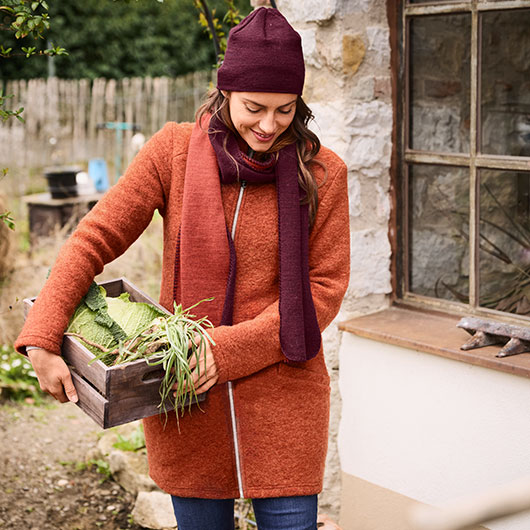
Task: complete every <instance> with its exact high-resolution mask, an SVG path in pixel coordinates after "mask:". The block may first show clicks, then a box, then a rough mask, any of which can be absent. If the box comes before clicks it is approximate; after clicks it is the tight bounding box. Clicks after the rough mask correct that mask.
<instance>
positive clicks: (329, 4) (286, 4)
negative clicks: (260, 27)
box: [276, 0, 339, 23]
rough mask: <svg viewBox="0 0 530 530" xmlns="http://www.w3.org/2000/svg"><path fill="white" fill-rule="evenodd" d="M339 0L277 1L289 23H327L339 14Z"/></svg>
mask: <svg viewBox="0 0 530 530" xmlns="http://www.w3.org/2000/svg"><path fill="white" fill-rule="evenodd" d="M338 3H339V2H338V0H304V1H303V2H293V1H292V0H277V2H276V4H277V6H278V9H279V10H280V11H281V12H282V13H283V14H284V15H285V17H286V18H287V19H288V20H289V22H291V23H294V22H320V23H322V22H326V21H328V20H330V19H331V18H333V16H334V15H335V14H336V13H337V9H338Z"/></svg>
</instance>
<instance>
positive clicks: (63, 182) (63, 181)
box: [44, 166, 82, 199]
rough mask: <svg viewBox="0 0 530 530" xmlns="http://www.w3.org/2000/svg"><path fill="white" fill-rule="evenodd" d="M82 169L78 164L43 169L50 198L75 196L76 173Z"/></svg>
mask: <svg viewBox="0 0 530 530" xmlns="http://www.w3.org/2000/svg"><path fill="white" fill-rule="evenodd" d="M81 170H82V168H80V167H78V166H58V167H50V168H47V169H46V170H45V171H44V176H45V177H46V180H47V181H48V189H49V190H50V193H51V196H52V199H64V198H66V197H77V182H76V175H77V173H79V172H80V171H81Z"/></svg>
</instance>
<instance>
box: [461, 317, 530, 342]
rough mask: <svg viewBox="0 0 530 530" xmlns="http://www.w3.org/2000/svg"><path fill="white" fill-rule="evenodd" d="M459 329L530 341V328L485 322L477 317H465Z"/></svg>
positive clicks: (490, 321) (491, 321)
mask: <svg viewBox="0 0 530 530" xmlns="http://www.w3.org/2000/svg"><path fill="white" fill-rule="evenodd" d="M457 327H459V328H462V329H465V330H466V331H467V332H468V333H473V332H475V331H484V332H485V333H490V334H492V335H499V336H502V337H516V338H519V339H523V340H529V341H530V328H523V327H521V326H514V325H512V324H505V323H503V322H496V321H493V320H484V319H482V318H476V317H464V318H462V319H460V321H459V322H458V324H457Z"/></svg>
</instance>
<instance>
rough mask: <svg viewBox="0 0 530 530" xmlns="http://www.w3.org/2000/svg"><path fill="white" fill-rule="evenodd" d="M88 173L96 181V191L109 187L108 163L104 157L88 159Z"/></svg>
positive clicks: (105, 189)
mask: <svg viewBox="0 0 530 530" xmlns="http://www.w3.org/2000/svg"><path fill="white" fill-rule="evenodd" d="M88 174H89V175H90V178H91V179H92V180H93V181H94V186H95V187H96V191H99V192H102V191H107V190H108V189H109V177H108V175H107V163H106V162H105V160H104V159H103V158H92V159H90V160H89V161H88Z"/></svg>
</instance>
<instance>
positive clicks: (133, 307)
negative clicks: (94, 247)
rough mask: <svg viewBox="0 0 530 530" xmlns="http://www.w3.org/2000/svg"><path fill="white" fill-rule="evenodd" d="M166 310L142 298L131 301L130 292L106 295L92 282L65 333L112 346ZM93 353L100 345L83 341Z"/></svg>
mask: <svg viewBox="0 0 530 530" xmlns="http://www.w3.org/2000/svg"><path fill="white" fill-rule="evenodd" d="M165 315H166V313H164V312H163V311H161V310H160V309H158V308H157V307H154V306H152V305H151V304H146V303H143V302H132V301H131V300H130V297H129V293H122V294H121V295H120V296H119V297H117V298H112V297H107V293H106V291H105V289H104V288H103V287H101V286H98V285H97V284H96V283H93V284H92V285H91V286H90V289H89V291H88V293H87V294H86V295H85V297H84V298H83V299H82V300H81V302H80V304H79V305H78V306H77V309H76V310H75V313H74V314H73V316H72V318H71V319H70V323H69V324H68V328H67V330H66V332H67V333H75V334H77V335H80V336H82V337H83V338H85V339H87V340H89V341H90V342H93V343H96V344H99V345H100V346H101V347H102V348H106V349H107V350H112V349H113V348H116V347H117V346H118V344H119V343H120V341H121V342H124V341H125V340H127V338H128V337H130V336H132V335H135V334H136V333H138V332H139V331H141V330H143V329H145V328H146V327H147V326H148V325H149V324H150V323H151V322H152V321H153V320H154V319H155V318H157V317H160V316H165ZM85 346H86V347H87V348H88V349H89V350H90V351H91V352H92V353H94V354H95V355H97V354H101V351H102V350H101V349H99V348H96V347H94V346H92V345H90V344H87V343H85Z"/></svg>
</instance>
